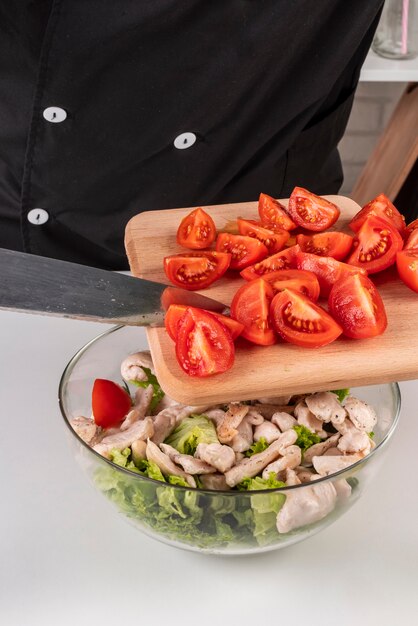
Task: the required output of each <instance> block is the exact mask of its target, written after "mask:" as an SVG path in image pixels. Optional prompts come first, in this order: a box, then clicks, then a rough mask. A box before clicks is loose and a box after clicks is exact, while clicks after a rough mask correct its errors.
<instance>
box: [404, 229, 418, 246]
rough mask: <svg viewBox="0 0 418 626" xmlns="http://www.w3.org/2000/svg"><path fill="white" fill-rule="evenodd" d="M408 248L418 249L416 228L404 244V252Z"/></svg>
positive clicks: (417, 231)
mask: <svg viewBox="0 0 418 626" xmlns="http://www.w3.org/2000/svg"><path fill="white" fill-rule="evenodd" d="M410 248H418V228H415V229H414V230H412V231H411V233H410V235H409V237H408V239H407V240H406V242H405V245H404V250H409V249H410Z"/></svg>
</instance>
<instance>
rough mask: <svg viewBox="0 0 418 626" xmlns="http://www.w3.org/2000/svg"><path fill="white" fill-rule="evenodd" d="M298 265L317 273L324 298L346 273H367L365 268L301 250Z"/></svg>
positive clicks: (297, 256) (302, 268)
mask: <svg viewBox="0 0 418 626" xmlns="http://www.w3.org/2000/svg"><path fill="white" fill-rule="evenodd" d="M296 266H297V268H298V269H300V270H307V271H309V272H313V273H314V274H315V275H316V277H317V278H318V282H319V286H320V288H321V296H322V297H323V298H328V296H329V294H330V291H331V289H332V286H333V285H334V283H335V282H336V281H337V280H339V279H340V278H341V277H342V276H344V275H345V274H357V273H360V274H364V275H366V274H367V272H366V270H364V269H361V268H358V267H354V266H352V265H348V263H342V261H336V260H335V259H333V258H332V257H326V256H317V255H316V254H309V253H308V252H299V253H298V254H297V255H296Z"/></svg>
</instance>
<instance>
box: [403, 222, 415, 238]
mask: <svg viewBox="0 0 418 626" xmlns="http://www.w3.org/2000/svg"><path fill="white" fill-rule="evenodd" d="M417 229H418V219H416V220H414V221H413V222H411V223H410V224H408V226H407V227H406V229H405V236H406V237H409V235H410V234H411V233H413V232H414V230H417Z"/></svg>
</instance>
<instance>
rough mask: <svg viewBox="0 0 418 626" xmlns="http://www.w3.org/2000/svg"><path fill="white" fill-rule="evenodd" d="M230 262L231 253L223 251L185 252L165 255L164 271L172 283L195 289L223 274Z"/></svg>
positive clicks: (206, 284) (210, 282) (206, 285)
mask: <svg viewBox="0 0 418 626" xmlns="http://www.w3.org/2000/svg"><path fill="white" fill-rule="evenodd" d="M230 262H231V255H230V254H225V253H223V252H204V251H201V252H186V253H184V254H173V255H172V256H166V257H165V259H164V271H165V274H166V276H167V278H168V280H169V281H170V282H172V283H173V285H176V286H177V287H182V288H183V289H189V290H190V291H195V290H196V289H205V288H206V287H209V285H211V284H212V283H213V282H215V280H218V278H220V277H221V276H223V275H224V274H225V272H226V270H227V269H228V267H229V264H230Z"/></svg>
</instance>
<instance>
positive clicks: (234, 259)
mask: <svg viewBox="0 0 418 626" xmlns="http://www.w3.org/2000/svg"><path fill="white" fill-rule="evenodd" d="M216 249H217V250H218V252H226V253H228V254H230V255H231V265H230V268H231V270H242V269H244V267H247V266H248V265H252V264H253V263H256V262H257V261H260V260H261V259H264V258H265V257H266V256H267V255H268V250H267V248H266V246H265V245H264V244H263V243H261V241H259V240H258V239H254V237H246V236H244V235H230V234H229V233H221V234H220V235H218V239H217V240H216Z"/></svg>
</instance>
